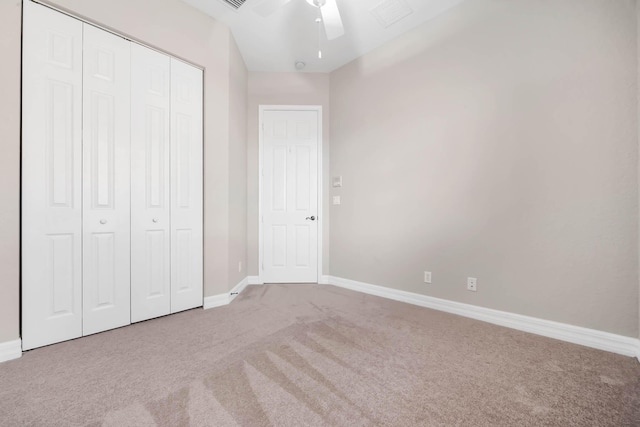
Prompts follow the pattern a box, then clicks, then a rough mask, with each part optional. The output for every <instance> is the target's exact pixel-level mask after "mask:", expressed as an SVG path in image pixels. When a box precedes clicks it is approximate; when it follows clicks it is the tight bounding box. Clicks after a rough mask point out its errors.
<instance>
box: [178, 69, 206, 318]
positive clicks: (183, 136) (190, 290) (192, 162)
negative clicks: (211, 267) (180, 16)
mask: <svg viewBox="0 0 640 427" xmlns="http://www.w3.org/2000/svg"><path fill="white" fill-rule="evenodd" d="M201 305H202V71H201V70H199V69H197V68H195V67H192V66H191V65H188V64H185V63H184V62H182V61H179V60H177V59H173V58H172V59H171V312H172V313H175V312H177V311H182V310H187V309H189V308H194V307H199V306H201Z"/></svg>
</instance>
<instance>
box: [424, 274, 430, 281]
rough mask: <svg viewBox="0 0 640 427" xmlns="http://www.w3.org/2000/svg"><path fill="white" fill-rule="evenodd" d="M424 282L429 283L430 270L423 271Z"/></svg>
mask: <svg viewBox="0 0 640 427" xmlns="http://www.w3.org/2000/svg"><path fill="white" fill-rule="evenodd" d="M424 283H431V272H430V271H425V272H424Z"/></svg>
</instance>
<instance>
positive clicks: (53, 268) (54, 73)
mask: <svg viewBox="0 0 640 427" xmlns="http://www.w3.org/2000/svg"><path fill="white" fill-rule="evenodd" d="M22 73H23V81H24V85H23V89H22V91H23V92H22V120H23V123H22V125H23V126H22V345H23V348H24V349H25V350H28V349H31V348H35V347H40V346H43V345H47V344H51V343H54V342H59V341H64V340H67V339H71V338H75V337H79V336H81V335H82V277H81V276H82V139H81V138H82V129H81V125H82V23H81V22H80V21H77V20H75V19H73V18H70V17H68V16H66V15H63V14H60V13H57V12H54V11H52V10H50V9H48V8H46V7H44V6H40V5H36V4H33V3H32V2H29V1H25V2H24V35H23V70H22Z"/></svg>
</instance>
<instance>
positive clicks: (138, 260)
mask: <svg viewBox="0 0 640 427" xmlns="http://www.w3.org/2000/svg"><path fill="white" fill-rule="evenodd" d="M169 85H170V59H169V57H168V56H166V55H163V54H161V53H158V52H155V51H153V50H151V49H148V48H145V47H143V46H139V45H136V44H132V45H131V321H132V322H139V321H142V320H146V319H150V318H153V317H158V316H163V315H165V314H169V312H170V306H171V293H170V264H169V263H170V246H169V245H170V239H169V231H170V224H169V212H170V202H169V196H170V188H169V185H170V181H169V176H170V174H169V172H170V169H169V168H170V163H169V149H170V147H169V144H170V139H169V119H170V115H169V105H170V91H169Z"/></svg>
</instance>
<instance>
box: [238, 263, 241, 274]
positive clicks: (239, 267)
mask: <svg viewBox="0 0 640 427" xmlns="http://www.w3.org/2000/svg"><path fill="white" fill-rule="evenodd" d="M238 273H242V261H238Z"/></svg>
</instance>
